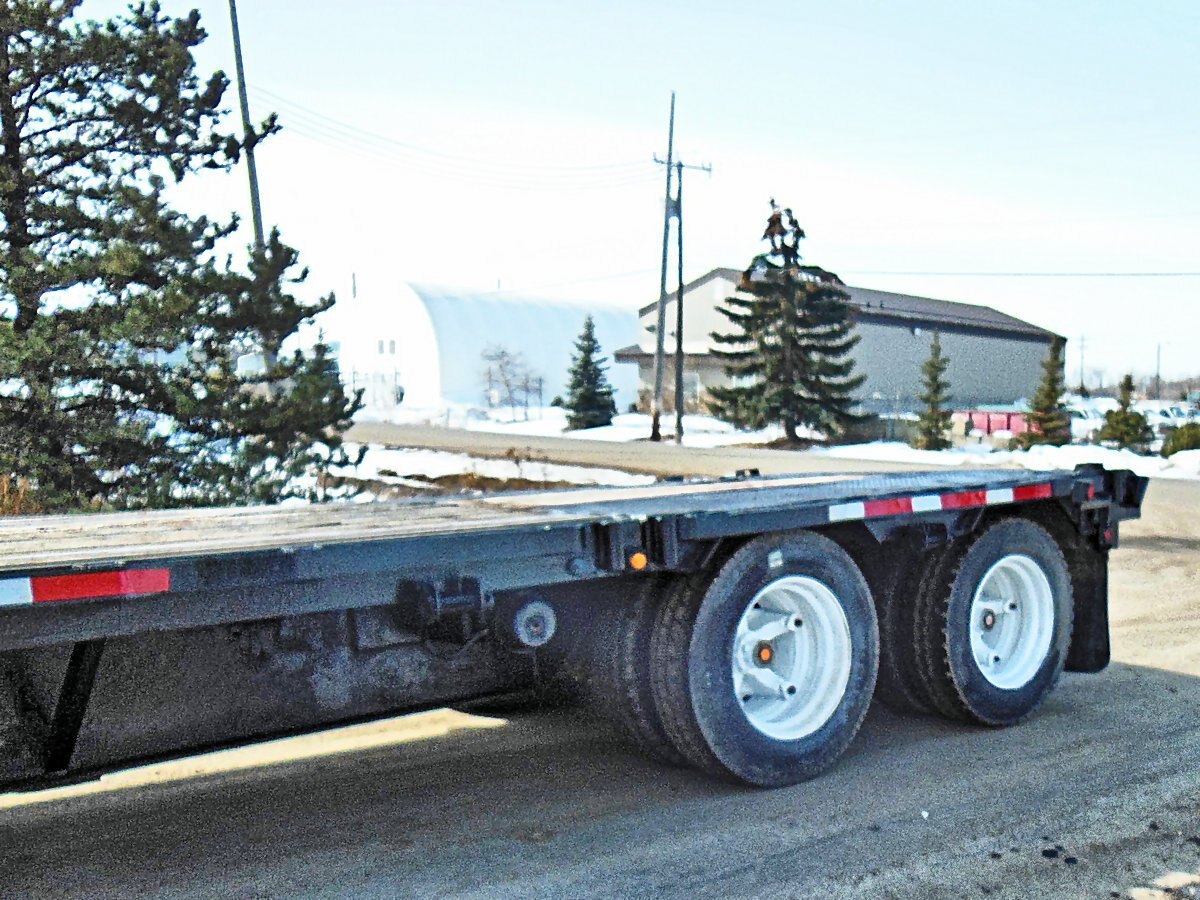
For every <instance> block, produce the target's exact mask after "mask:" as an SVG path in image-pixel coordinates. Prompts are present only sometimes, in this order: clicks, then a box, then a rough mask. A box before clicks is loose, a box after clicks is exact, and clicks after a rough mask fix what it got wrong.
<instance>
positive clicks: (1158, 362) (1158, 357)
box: [1154, 344, 1162, 400]
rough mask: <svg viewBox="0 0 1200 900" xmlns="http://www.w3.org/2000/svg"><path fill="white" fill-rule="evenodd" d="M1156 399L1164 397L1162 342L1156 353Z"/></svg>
mask: <svg viewBox="0 0 1200 900" xmlns="http://www.w3.org/2000/svg"><path fill="white" fill-rule="evenodd" d="M1154 399H1155V400H1161V399H1162V344H1159V345H1158V350H1157V351H1156V352H1155V354H1154Z"/></svg>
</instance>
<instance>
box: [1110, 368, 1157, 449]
mask: <svg viewBox="0 0 1200 900" xmlns="http://www.w3.org/2000/svg"><path fill="white" fill-rule="evenodd" d="M1096 437H1097V438H1098V439H1099V440H1101V441H1115V442H1116V445H1117V446H1118V447H1120V448H1121V449H1122V450H1125V449H1130V450H1138V451H1145V450H1146V449H1148V448H1149V446H1150V442H1151V441H1153V440H1154V430H1153V429H1152V428H1151V427H1150V425H1149V423H1147V421H1146V417H1145V416H1143V415H1142V414H1141V413H1140V412H1138V411H1137V410H1135V409H1134V408H1133V376H1132V375H1126V376H1125V377H1124V378H1122V379H1121V388H1120V393H1119V394H1118V396H1117V408H1116V409H1113V410H1109V411H1108V412H1106V413H1105V414H1104V425H1102V426H1101V428H1100V431H1099V432H1098V433H1097V435H1096Z"/></svg>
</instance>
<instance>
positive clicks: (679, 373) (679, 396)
mask: <svg viewBox="0 0 1200 900" xmlns="http://www.w3.org/2000/svg"><path fill="white" fill-rule="evenodd" d="M675 237H676V239H677V240H678V244H677V246H676V248H675V259H676V262H677V263H678V269H679V272H678V274H679V287H678V288H676V291H675V443H676V444H677V445H678V446H680V447H682V446H683V163H682V162H677V163H675Z"/></svg>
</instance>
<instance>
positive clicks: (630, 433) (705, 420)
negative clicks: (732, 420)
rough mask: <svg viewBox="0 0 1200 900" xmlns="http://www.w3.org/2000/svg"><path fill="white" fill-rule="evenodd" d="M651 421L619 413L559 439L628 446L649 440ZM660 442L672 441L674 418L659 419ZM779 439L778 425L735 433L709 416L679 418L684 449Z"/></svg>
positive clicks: (760, 442) (781, 433) (736, 431)
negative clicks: (624, 444)
mask: <svg viewBox="0 0 1200 900" xmlns="http://www.w3.org/2000/svg"><path fill="white" fill-rule="evenodd" d="M651 421H652V420H651V418H650V416H649V415H646V414H645V413H622V414H621V415H617V416H613V420H612V424H611V425H604V426H602V427H600V428H581V429H580V430H578V431H568V432H565V433H564V434H563V437H569V438H579V439H581V440H588V441H614V442H623V443H628V442H631V441H645V440H649V439H650V425H651ZM661 424H662V433H663V440H664V441H668V442H672V443H673V442H674V440H675V416H674V414H673V413H672V414H665V415H664V416H663V418H662V423H661ZM782 437H783V430H782V429H781V428H779V427H778V426H772V427H768V428H764V429H762V430H761V431H739V430H738V429H736V428H734V427H733V426H732V425H730V424H729V423H728V422H722V421H721V420H720V419H714V418H713V417H712V416H700V415H685V416H684V417H683V446H685V447H728V446H731V445H733V444H767V443H770V442H771V441H775V440H779V439H780V438H782Z"/></svg>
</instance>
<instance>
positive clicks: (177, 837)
mask: <svg viewBox="0 0 1200 900" xmlns="http://www.w3.org/2000/svg"><path fill="white" fill-rule="evenodd" d="M451 434H452V433H451ZM471 439H472V440H478V436H474V435H473V436H471ZM437 440H438V441H443V442H449V441H450V439H449V438H448V437H447V436H446V435H441V436H440V437H438V438H437ZM431 441H434V439H432V438H431V439H429V440H425V441H419V440H417V439H415V438H411V437H410V438H409V440H408V442H409V443H410V444H415V443H423V444H425V445H428V444H429V443H430V442H431ZM434 442H435V443H436V441H434ZM500 443H503V441H501V442H500ZM522 443H524V439H522ZM570 443H571V444H572V446H574V447H576V448H577V449H575V450H573V451H571V452H572V453H577V454H579V455H578V456H575V457H573V458H570V459H568V460H567V461H570V462H581V461H583V459H584V458H585V457H588V456H589V455H591V454H596V455H595V457H593V459H592V461H594V462H600V461H601V459H603V464H604V465H628V463H627V462H625V457H626V455H627V454H629V455H631V456H632V457H637V458H639V459H641V460H642V463H643V466H644V467H652V466H655V465H658V464H660V463H662V464H663V468H665V469H666V470H667V471H675V470H674V469H672V468H670V467H671V466H686V465H687V463H686V460H687V459H688V458H690V459H692V460H693V463H692V469H691V471H696V472H709V473H711V472H713V471H714V470H716V471H727V470H728V469H729V468H738V467H739V465H728V464H729V463H738V464H740V465H757V466H759V467H760V468H762V469H763V470H764V471H787V470H789V464H788V462H787V461H786V459H779V457H790V458H791V463H790V469H791V470H793V471H794V470H797V469H809V468H811V464H809V463H807V462H805V461H804V458H802V457H797V456H796V455H795V454H786V453H778V454H771V453H768V452H766V451H756V452H751V453H745V452H743V451H734V450H724V451H703V452H696V451H678V450H675V449H674V448H666V447H658V448H650V449H649V451H644V450H642V451H641V452H639V451H640V450H641V448H640V446H639V447H633V448H630V447H612V446H608V445H605V446H603V447H596V446H595V445H581V444H577V443H576V442H574V441H572V442H570ZM542 446H543V450H544V449H545V445H544V444H543V445H542ZM446 449H462V448H461V447H459V448H454V447H446ZM474 449H475V450H476V452H478V447H476V448H474ZM495 452H496V453H498V454H501V455H502V453H503V448H501V449H499V450H496V451H495ZM547 452H548V451H547ZM642 452H644V453H645V455H644V456H643V455H642ZM616 453H620V454H621V456H622V459H621V461H619V462H618V461H617V459H615V458H614V454H616ZM722 466H723V467H724V468H719V467H722ZM816 468H827V466H824V465H817V466H816ZM1144 513H1145V517H1144V519H1142V520H1141V521H1139V522H1136V523H1130V524H1128V525H1127V526H1126V527H1125V529H1124V531H1123V534H1122V538H1123V547H1122V548H1121V549H1120V550H1119V551H1117V552H1115V553H1114V554H1113V571H1112V582H1111V598H1112V600H1111V605H1112V614H1113V642H1114V656H1115V661H1114V663H1113V665H1111V666H1110V667H1109V669H1108V670H1106V671H1105V672H1104V673H1102V674H1099V675H1068V676H1066V677H1065V678H1064V680H1063V682H1062V683H1061V685H1060V686H1059V688H1058V689H1057V690H1056V692H1055V693H1054V694H1053V695H1052V697H1051V698H1050V700H1049V701H1048V702H1047V703H1046V704H1045V706H1043V707H1042V709H1041V710H1040V711H1039V712H1038V713H1037V714H1036V715H1035V716H1034V717H1033V719H1032V720H1030V721H1029V722H1027V723H1025V724H1023V725H1021V726H1019V727H1017V728H1012V729H1006V730H987V729H979V728H968V727H964V726H959V725H952V724H948V723H946V722H943V721H940V720H935V719H924V718H905V717H901V716H898V715H895V714H892V713H890V712H889V711H887V710H886V709H880V708H876V709H874V710H872V712H871V714H870V715H869V716H868V718H867V722H866V724H865V726H864V727H863V729H862V731H861V732H860V734H859V736H858V738H857V739H856V741H855V743H854V745H853V746H852V747H851V749H850V751H849V753H848V754H847V755H846V756H845V757H844V758H843V759H842V760H841V761H840V763H839V764H838V765H837V766H836V767H835V768H834V769H832V770H831V771H829V772H828V773H826V774H825V775H823V776H821V777H820V778H818V779H816V780H814V781H811V782H808V783H806V784H802V785H798V786H796V787H792V788H786V789H782V790H775V791H752V790H745V789H737V788H732V787H729V786H727V785H722V784H717V783H714V782H712V781H709V780H707V779H705V778H703V777H701V776H699V775H696V774H694V773H691V772H688V771H683V770H678V769H672V768H669V767H665V766H661V765H656V764H654V763H652V762H649V761H646V760H643V759H641V758H639V757H638V756H636V755H635V754H633V753H632V752H630V751H629V750H628V749H627V748H625V747H624V746H623V745H622V744H621V743H620V742H619V741H618V740H616V739H615V738H614V736H613V735H612V733H611V732H610V730H609V729H608V728H607V727H606V726H604V725H603V724H601V723H599V722H596V721H593V720H591V719H589V718H588V717H586V716H585V715H583V714H581V713H573V712H570V711H554V712H541V713H538V712H519V713H514V714H512V715H510V716H507V717H506V714H505V713H504V712H503V711H492V712H490V713H488V715H489V716H490V718H489V719H485V720H481V719H477V718H472V717H466V716H462V717H457V718H456V717H455V714H451V713H445V714H440V715H441V718H436V716H437V715H438V714H435V719H430V717H429V716H424V717H421V716H418V717H408V718H403V719H397V720H392V721H389V722H385V723H382V724H379V725H375V726H371V727H368V728H366V729H361V730H358V731H354V730H352V731H350V732H342V733H339V734H338V735H337V736H335V737H330V736H324V737H316V738H306V739H301V740H299V741H291V742H285V743H284V744H281V745H272V746H268V747H267V748H260V749H259V750H258V751H256V752H257V755H251V756H248V757H243V758H234V759H233V760H232V762H231V761H230V758H228V757H220V756H218V757H205V758H197V759H193V760H188V761H184V762H182V763H177V764H175V765H173V766H164V767H159V768H157V769H155V770H151V771H148V772H143V773H132V775H131V776H129V777H125V779H124V780H122V779H121V778H115V779H110V780H109V781H108V782H105V783H101V784H94V785H91V786H84V787H82V788H72V789H65V790H59V791H56V792H49V793H46V794H44V795H41V796H26V797H12V796H10V797H8V798H4V797H0V896H4V897H54V896H79V897H129V896H142V895H145V896H162V897H213V896H237V897H296V896H306V897H307V896H313V897H341V896H351V897H397V896H402V897H409V896H411V897H428V896H460V895H461V896H479V897H587V896H614V897H637V898H650V897H679V898H692V897H724V896H736V897H761V898H772V900H776V898H784V897H796V898H809V897H868V898H879V897H947V898H949V897H955V898H957V897H979V896H990V897H1011V898H1026V897H1110V896H1113V897H1122V896H1124V897H1136V898H1148V897H1187V896H1196V895H1197V893H1198V892H1197V891H1193V890H1192V888H1190V887H1189V886H1188V885H1189V884H1190V883H1200V483H1194V482H1193V483H1186V482H1167V481H1163V482H1156V483H1154V484H1152V485H1151V489H1150V492H1149V495H1148V498H1147V502H1146V506H1145V510H1144ZM479 726H488V727H479ZM335 751H336V752H335ZM316 753H324V754H326V755H314V754H316ZM330 754H332V755H330ZM198 773H199V774H200V775H201V777H193V776H195V775H197V774H198ZM118 788H120V789H118ZM6 806H7V808H4V807H6ZM1156 884H1157V887H1156ZM1189 891H1192V892H1191V893H1189Z"/></svg>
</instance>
